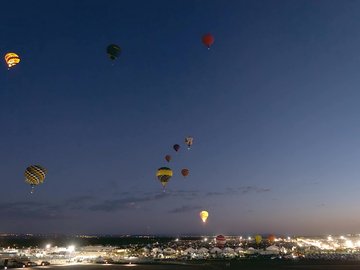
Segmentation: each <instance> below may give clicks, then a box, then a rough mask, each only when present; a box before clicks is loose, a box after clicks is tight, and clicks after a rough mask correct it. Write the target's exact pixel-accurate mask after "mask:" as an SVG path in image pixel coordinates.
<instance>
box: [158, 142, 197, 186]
mask: <svg viewBox="0 0 360 270" xmlns="http://www.w3.org/2000/svg"><path fill="white" fill-rule="evenodd" d="M193 140H194V138H193V137H190V136H188V137H186V138H185V144H186V145H187V148H188V149H189V150H190V148H191V145H192V144H193ZM180 148H181V147H180V145H179V144H174V145H173V149H174V150H175V152H178V151H179V150H180ZM171 159H172V157H171V155H166V156H165V160H166V161H167V162H168V163H169V162H170V161H171ZM181 174H182V176H184V177H187V176H188V175H189V174H190V170H189V169H187V168H183V169H182V170H181ZM172 176H173V171H172V170H171V169H170V168H168V167H161V168H159V169H158V170H157V172H156V177H157V178H158V180H159V181H160V183H161V184H162V186H163V188H164V190H165V187H166V185H167V184H168V182H169V180H170V178H171V177H172Z"/></svg>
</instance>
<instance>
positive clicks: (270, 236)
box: [268, 234, 275, 243]
mask: <svg viewBox="0 0 360 270" xmlns="http://www.w3.org/2000/svg"><path fill="white" fill-rule="evenodd" d="M268 240H269V242H271V243H273V242H275V235H273V234H270V235H269V236H268Z"/></svg>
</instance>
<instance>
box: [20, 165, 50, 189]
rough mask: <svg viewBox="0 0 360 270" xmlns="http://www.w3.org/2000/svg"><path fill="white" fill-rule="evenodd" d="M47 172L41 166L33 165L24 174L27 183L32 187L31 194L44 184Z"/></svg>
mask: <svg viewBox="0 0 360 270" xmlns="http://www.w3.org/2000/svg"><path fill="white" fill-rule="evenodd" d="M46 173H47V170H46V169H45V168H43V167H41V166H40V165H31V166H29V167H27V168H26V170H25V172H24V176H25V182H26V183H28V184H30V185H31V193H33V192H34V188H35V186H37V185H40V184H42V183H43V182H44V180H45V177H46Z"/></svg>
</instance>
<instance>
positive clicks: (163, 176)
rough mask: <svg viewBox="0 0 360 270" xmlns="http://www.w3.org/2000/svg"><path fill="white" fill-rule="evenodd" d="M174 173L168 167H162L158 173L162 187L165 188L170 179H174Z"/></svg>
mask: <svg viewBox="0 0 360 270" xmlns="http://www.w3.org/2000/svg"><path fill="white" fill-rule="evenodd" d="M172 175H173V172H172V170H171V169H170V168H168V167H161V168H159V169H158V170H157V172H156V177H157V178H158V179H159V181H160V183H161V184H162V186H163V187H164V188H165V186H166V185H167V183H168V182H169V180H170V178H171V177H172Z"/></svg>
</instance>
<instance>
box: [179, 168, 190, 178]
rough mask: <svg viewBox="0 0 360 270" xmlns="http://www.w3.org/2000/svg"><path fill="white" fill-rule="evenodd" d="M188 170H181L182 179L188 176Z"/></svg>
mask: <svg viewBox="0 0 360 270" xmlns="http://www.w3.org/2000/svg"><path fill="white" fill-rule="evenodd" d="M189 172H190V171H189V169H182V170H181V174H182V175H183V176H184V177H186V176H188V175H189Z"/></svg>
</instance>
